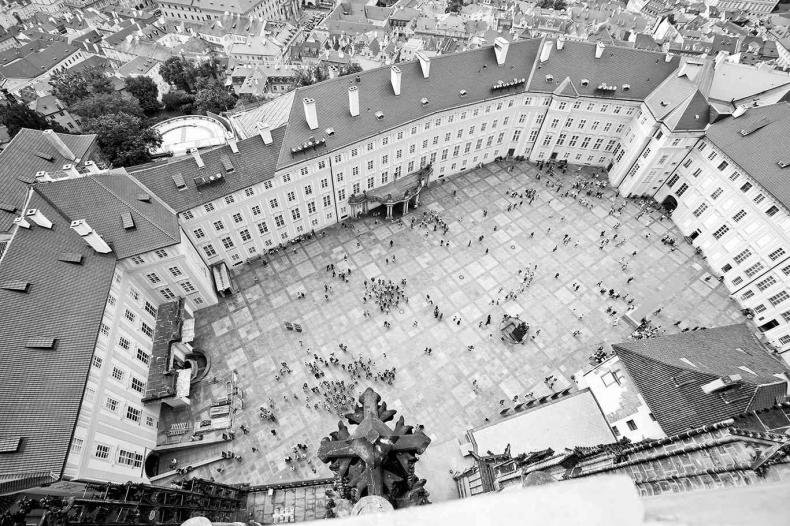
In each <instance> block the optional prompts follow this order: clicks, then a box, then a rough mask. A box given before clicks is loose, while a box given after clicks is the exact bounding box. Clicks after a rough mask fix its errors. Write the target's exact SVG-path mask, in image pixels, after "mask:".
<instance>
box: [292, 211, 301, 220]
mask: <svg viewBox="0 0 790 526" xmlns="http://www.w3.org/2000/svg"><path fill="white" fill-rule="evenodd" d="M291 217H293V220H294V221H296V220H297V219H300V218H301V217H302V213H301V212H300V211H299V209H298V208H294V209H293V210H291Z"/></svg>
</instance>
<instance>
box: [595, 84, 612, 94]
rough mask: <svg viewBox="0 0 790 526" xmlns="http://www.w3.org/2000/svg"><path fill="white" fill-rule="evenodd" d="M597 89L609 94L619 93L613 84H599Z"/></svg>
mask: <svg viewBox="0 0 790 526" xmlns="http://www.w3.org/2000/svg"><path fill="white" fill-rule="evenodd" d="M595 89H597V90H598V91H603V92H607V93H614V92H615V91H617V86H615V85H612V84H607V83H606V82H601V83H600V84H598V87H597V88H595Z"/></svg>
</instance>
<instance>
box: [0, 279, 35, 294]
mask: <svg viewBox="0 0 790 526" xmlns="http://www.w3.org/2000/svg"><path fill="white" fill-rule="evenodd" d="M29 288H30V282H29V281H22V280H19V279H14V280H11V281H5V282H3V283H2V284H0V289H5V290H13V291H14V292H27V291H28V289H29Z"/></svg>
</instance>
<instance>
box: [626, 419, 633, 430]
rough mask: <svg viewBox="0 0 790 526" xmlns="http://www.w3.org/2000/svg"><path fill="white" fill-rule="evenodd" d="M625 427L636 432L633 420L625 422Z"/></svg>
mask: <svg viewBox="0 0 790 526" xmlns="http://www.w3.org/2000/svg"><path fill="white" fill-rule="evenodd" d="M625 423H626V425H627V426H628V429H630V430H631V431H636V423H635V422H634V421H633V420H626V422H625Z"/></svg>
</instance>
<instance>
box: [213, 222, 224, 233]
mask: <svg viewBox="0 0 790 526" xmlns="http://www.w3.org/2000/svg"><path fill="white" fill-rule="evenodd" d="M214 230H216V231H217V232H221V231H223V230H225V225H224V223H223V222H222V221H214Z"/></svg>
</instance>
